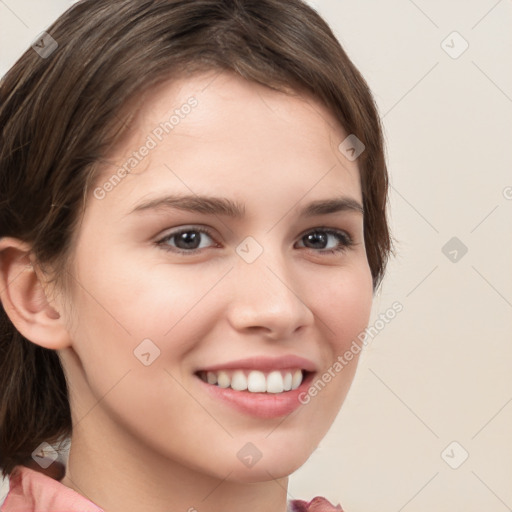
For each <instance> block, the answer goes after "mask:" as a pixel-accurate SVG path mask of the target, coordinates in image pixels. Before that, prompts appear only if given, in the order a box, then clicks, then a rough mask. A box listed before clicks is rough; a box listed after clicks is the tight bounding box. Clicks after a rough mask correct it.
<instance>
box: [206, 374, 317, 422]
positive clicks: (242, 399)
mask: <svg viewBox="0 0 512 512" xmlns="http://www.w3.org/2000/svg"><path fill="white" fill-rule="evenodd" d="M313 376H314V374H313V373H308V374H307V375H306V378H305V379H304V380H303V381H302V383H301V385H300V386H299V387H298V388H297V389H293V390H290V391H283V392H282V393H251V392H250V391H235V390H234V389H231V388H221V387H220V386H216V385H213V384H208V383H207V382H204V380H202V379H201V378H200V377H198V376H197V375H196V377H197V379H198V380H199V382H200V383H201V384H202V385H203V386H204V388H205V390H206V391H207V392H208V393H210V394H211V395H212V396H213V397H215V398H218V399H220V400H222V401H224V402H225V403H227V404H228V405H231V406H232V407H233V408H235V409H237V410H238V411H240V412H242V413H245V414H249V415H251V416H256V417H258V418H279V417H280V416H287V415H288V414H291V413H292V412H293V411H295V409H297V408H298V407H300V406H301V405H303V404H302V403H301V402H300V401H299V396H300V395H301V393H304V392H307V389H308V388H309V384H310V382H311V381H312V380H313Z"/></svg>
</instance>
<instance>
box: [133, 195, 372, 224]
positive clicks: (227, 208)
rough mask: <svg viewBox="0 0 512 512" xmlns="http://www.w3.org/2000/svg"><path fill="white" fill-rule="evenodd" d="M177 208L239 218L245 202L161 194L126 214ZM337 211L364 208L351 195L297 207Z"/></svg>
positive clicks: (306, 213)
mask: <svg viewBox="0 0 512 512" xmlns="http://www.w3.org/2000/svg"><path fill="white" fill-rule="evenodd" d="M161 209H164V210H167V209H178V210H185V211H190V212H196V213H203V214H214V215H225V216H228V217H232V218H236V219H240V218H243V217H244V215H245V206H244V205H243V204H241V203H238V202H236V201H232V200H231V199H228V198H225V197H213V196H198V195H184V196H181V195H165V196H162V197H155V198H153V199H149V200H147V201H144V202H143V203H141V204H139V205H137V206H135V208H133V209H132V210H131V211H130V212H129V215H130V214H132V213H135V212H143V211H148V210H161ZM340 211H355V212H358V213H360V214H362V215H364V208H363V206H362V205H361V204H360V203H359V201H357V200H356V199H354V198H351V197H347V196H340V197H333V198H329V199H318V200H316V201H312V202H310V203H308V204H307V205H306V206H304V207H303V208H302V209H301V210H300V211H299V215H300V216H301V217H314V216H316V215H327V214H331V213H337V212H340Z"/></svg>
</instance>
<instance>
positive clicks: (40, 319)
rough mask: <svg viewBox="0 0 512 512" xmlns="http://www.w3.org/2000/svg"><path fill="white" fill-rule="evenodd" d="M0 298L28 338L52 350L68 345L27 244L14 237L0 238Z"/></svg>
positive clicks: (62, 323)
mask: <svg viewBox="0 0 512 512" xmlns="http://www.w3.org/2000/svg"><path fill="white" fill-rule="evenodd" d="M0 300H1V302H2V306H3V308H4V310H5V312H6V314H7V315H8V316H9V318H10V320H11V322H12V323H13V324H14V326H15V327H16V329H17V330H18V331H19V332H20V333H21V334H22V335H23V336H24V337H25V338H27V339H28V340H30V341H32V342H33V343H35V344H37V345H40V346H42V347H44V348H48V349H53V350H59V349H63V348H65V347H68V346H70V345H71V340H70V336H69V333H68V331H67V329H66V327H65V324H64V319H63V318H61V314H60V313H59V312H58V311H57V310H56V309H55V308H54V307H52V306H51V305H50V303H49V302H48V298H47V296H46V294H45V289H44V286H43V281H42V278H41V276H39V275H38V273H37V271H36V266H35V265H34V263H33V262H31V260H30V247H29V246H28V244H26V243H24V242H22V241H20V240H18V239H16V238H11V237H4V238H1V239H0Z"/></svg>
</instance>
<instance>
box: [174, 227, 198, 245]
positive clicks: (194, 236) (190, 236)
mask: <svg viewBox="0 0 512 512" xmlns="http://www.w3.org/2000/svg"><path fill="white" fill-rule="evenodd" d="M178 241H179V242H183V243H184V244H185V245H186V247H185V249H197V246H198V242H199V234H198V233H194V232H193V231H186V232H184V233H181V234H180V235H179V237H178ZM190 245H192V246H193V247H190Z"/></svg>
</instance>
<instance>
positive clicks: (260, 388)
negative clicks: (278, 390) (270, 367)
mask: <svg viewBox="0 0 512 512" xmlns="http://www.w3.org/2000/svg"><path fill="white" fill-rule="evenodd" d="M247 389H248V390H249V391H252V392H253V393H263V392H265V391H267V380H266V379H265V374H264V373H263V372H259V371H257V370H255V371H252V372H251V373H249V377H248V378H247Z"/></svg>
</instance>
